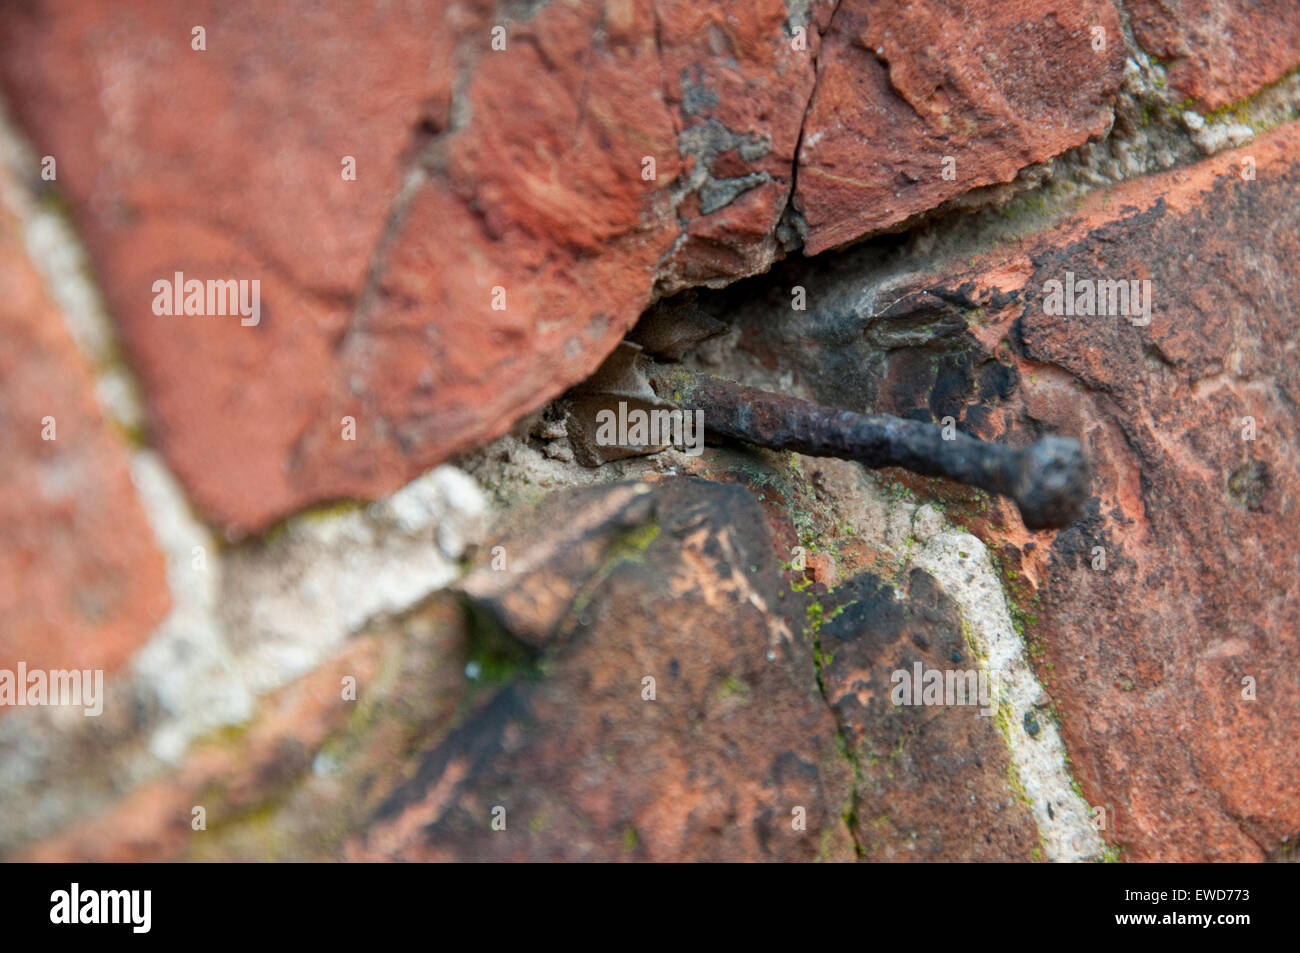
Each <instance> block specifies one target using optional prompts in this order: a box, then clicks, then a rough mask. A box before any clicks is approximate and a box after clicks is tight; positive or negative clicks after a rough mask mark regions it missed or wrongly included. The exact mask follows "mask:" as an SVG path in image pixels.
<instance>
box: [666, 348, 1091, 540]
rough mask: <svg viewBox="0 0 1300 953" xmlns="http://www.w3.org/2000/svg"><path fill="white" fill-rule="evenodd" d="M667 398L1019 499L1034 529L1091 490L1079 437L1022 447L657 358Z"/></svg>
mask: <svg viewBox="0 0 1300 953" xmlns="http://www.w3.org/2000/svg"><path fill="white" fill-rule="evenodd" d="M649 376H650V383H651V386H652V387H653V388H654V389H655V392H656V393H657V394H658V395H659V396H660V397H661V398H663V399H664V400H668V401H673V402H674V403H676V404H678V405H680V406H681V407H682V408H684V409H689V410H702V411H703V412H704V425H705V430H706V431H707V432H711V433H713V434H715V435H718V436H726V437H733V438H736V439H739V440H745V441H748V442H749V443H753V444H757V445H758V446H761V447H768V448H770V449H773V450H793V451H795V452H797V453H803V454H807V455H809V456H814V457H840V458H842V459H845V460H856V461H858V462H859V463H862V464H864V465H866V466H868V467H871V468H873V469H877V468H880V467H906V468H907V469H908V470H912V471H913V472H915V473H920V474H922V475H924V476H938V477H946V478H947V479H950V480H956V481H957V482H958V483H965V484H967V485H969V486H977V487H980V488H981V489H984V490H988V491H989V492H991V493H1000V494H1002V495H1003V496H1008V497H1010V498H1011V499H1013V500H1015V502H1016V505H1017V506H1018V507H1019V508H1020V515H1021V518H1022V519H1023V520H1024V522H1025V525H1026V526H1027V527H1029V528H1030V529H1047V528H1052V527H1060V526H1066V525H1069V524H1070V523H1072V522H1073V521H1074V520H1076V519H1077V518H1078V517H1079V515H1080V514H1081V512H1082V508H1083V502H1084V500H1085V499H1087V496H1088V459H1087V457H1086V456H1085V454H1084V452H1083V448H1082V447H1081V446H1080V445H1079V442H1078V441H1077V440H1073V439H1071V438H1068V437H1059V436H1046V437H1043V438H1041V439H1040V440H1038V441H1037V442H1036V443H1033V444H1030V445H1029V446H1028V447H1024V448H1022V449H1014V448H1012V447H1008V446H1006V445H1004V444H999V443H987V442H985V441H983V440H979V439H977V438H975V437H971V436H968V435H966V434H962V433H957V434H953V435H951V438H950V439H945V438H944V435H943V431H942V430H941V429H940V428H939V427H936V426H935V425H933V424H928V423H923V422H921V421H916V420H906V419H904V418H902V417H895V416H893V415H891V414H859V413H854V412H852V411H847V410H835V409H833V408H830V407H824V406H821V405H819V404H814V403H812V402H810V401H806V400H800V399H798V398H794V397H786V396H784V395H782V394H774V393H771V392H769V391H765V390H760V389H759V388H757V387H746V386H745V385H743V384H738V383H736V382H735V381H729V380H726V379H724V378H720V377H708V376H705V375H702V374H693V373H690V372H687V371H683V370H680V369H677V368H664V367H655V368H652V369H651V372H650V375H649Z"/></svg>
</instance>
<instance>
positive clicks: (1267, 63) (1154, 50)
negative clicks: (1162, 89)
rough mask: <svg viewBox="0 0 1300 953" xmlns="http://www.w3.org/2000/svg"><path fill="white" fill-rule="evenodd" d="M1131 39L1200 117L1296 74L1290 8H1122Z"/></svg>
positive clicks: (1169, 2)
mask: <svg viewBox="0 0 1300 953" xmlns="http://www.w3.org/2000/svg"><path fill="white" fill-rule="evenodd" d="M1124 6H1125V8H1126V9H1127V10H1128V11H1129V16H1130V18H1131V22H1132V25H1133V35H1134V37H1135V38H1136V40H1137V41H1138V45H1140V46H1141V47H1142V48H1143V49H1144V50H1146V52H1147V53H1149V54H1150V55H1152V56H1155V57H1157V58H1158V59H1160V60H1161V61H1162V62H1165V63H1166V64H1167V65H1168V69H1169V82H1170V85H1172V86H1173V87H1174V88H1175V89H1176V90H1177V91H1178V92H1179V93H1181V94H1183V95H1184V96H1187V97H1190V98H1191V99H1193V100H1195V105H1196V107H1197V108H1198V109H1201V110H1202V111H1208V110H1212V109H1218V108H1219V107H1220V106H1224V105H1227V104H1228V103H1231V102H1235V101H1236V100H1238V99H1241V98H1242V97H1244V96H1249V95H1250V94H1251V93H1253V92H1255V91H1256V90H1258V89H1260V88H1261V87H1263V86H1266V85H1268V84H1269V83H1272V82H1274V81H1276V80H1277V79H1279V78H1281V77H1282V75H1283V74H1285V73H1286V72H1288V71H1290V70H1292V69H1295V68H1296V67H1297V66H1300V12H1298V11H1297V10H1296V6H1295V4H1294V3H1291V2H1290V0H1263V2H1252V3H1220V2H1217V0H1127V2H1126V3H1125V4H1124Z"/></svg>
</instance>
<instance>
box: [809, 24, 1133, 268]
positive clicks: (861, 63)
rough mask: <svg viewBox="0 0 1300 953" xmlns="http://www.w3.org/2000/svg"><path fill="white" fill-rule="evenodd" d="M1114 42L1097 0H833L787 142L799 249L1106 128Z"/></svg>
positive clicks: (876, 225) (894, 217)
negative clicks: (811, 85) (801, 224)
mask: <svg viewBox="0 0 1300 953" xmlns="http://www.w3.org/2000/svg"><path fill="white" fill-rule="evenodd" d="M1094 27H1098V28H1100V29H1101V30H1103V31H1104V37H1105V38H1106V42H1105V45H1104V48H1103V49H1101V50H1097V49H1094V46H1093V33H1092V29H1093V28H1094ZM1124 56H1125V52H1124V45H1123V42H1122V40H1121V36H1120V31H1119V19H1118V17H1117V15H1116V13H1115V8H1114V7H1113V6H1112V5H1111V4H1110V3H1109V2H1107V0H1088V2H1085V3H1058V2H1055V0H1046V2H1033V3H1018V4H1007V3H1000V2H996V0H983V2H978V3H950V2H946V0H924V2H920V3H915V2H906V3H904V2H892V0H889V2H878V0H845V2H844V3H841V4H840V5H839V6H838V7H837V8H836V10H835V16H834V18H833V19H832V21H831V24H830V28H829V31H828V33H827V35H826V37H825V39H824V40H823V44H822V49H821V53H820V55H819V58H818V64H817V91H816V93H815V94H814V96H813V98H812V102H811V104H810V105H809V108H808V117H807V120H806V121H805V123H804V129H803V144H802V146H801V147H800V150H799V184H798V187H797V188H796V190H795V198H794V206H795V208H796V209H798V210H799V211H800V212H801V213H802V214H803V217H804V219H805V220H806V223H807V242H806V250H807V251H808V252H809V253H816V252H820V251H824V250H825V249H827V248H831V247H833V246H836V245H842V244H844V243H846V242H848V241H851V240H853V239H855V238H858V237H859V236H861V235H863V234H867V233H870V232H875V231H879V230H880V229H882V228H885V227H888V226H891V225H897V224H898V223H899V222H902V221H905V220H906V219H908V218H910V217H912V216H914V215H916V214H917V213H919V212H924V211H926V210H928V209H931V208H934V207H935V206H936V205H939V204H940V203H941V202H944V201H945V200H947V199H950V198H953V197H954V196H957V195H960V194H962V193H963V192H967V191H969V190H970V189H972V188H975V187H977V186H982V185H990V184H992V183H998V182H1010V181H1011V180H1012V179H1013V178H1015V176H1016V173H1017V172H1018V171H1020V170H1021V169H1022V168H1024V167H1025V166H1027V165H1030V164H1031V163H1034V162H1039V161H1042V160H1044V159H1047V158H1050V157H1051V156H1054V155H1057V154H1059V153H1061V152H1064V151H1065V150H1067V149H1070V148H1072V147H1074V146H1077V145H1079V144H1080V143H1083V142H1085V141H1086V140H1087V139H1088V138H1090V137H1095V136H1099V135H1101V134H1102V133H1104V132H1106V131H1107V130H1108V129H1109V128H1110V122H1111V118H1112V115H1113V112H1112V106H1113V102H1114V95H1115V91H1116V89H1117V88H1118V86H1119V80H1120V69H1121V67H1122V65H1123V62H1124ZM945 157H951V158H952V160H953V163H952V164H951V166H949V167H948V168H949V170H950V174H948V175H945V166H944V160H945Z"/></svg>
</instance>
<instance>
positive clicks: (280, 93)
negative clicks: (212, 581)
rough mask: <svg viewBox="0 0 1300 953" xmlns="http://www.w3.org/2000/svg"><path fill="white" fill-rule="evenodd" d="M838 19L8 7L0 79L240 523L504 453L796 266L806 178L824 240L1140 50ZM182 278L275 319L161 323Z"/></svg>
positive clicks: (888, 206) (198, 486) (977, 180)
mask: <svg viewBox="0 0 1300 953" xmlns="http://www.w3.org/2000/svg"><path fill="white" fill-rule="evenodd" d="M300 6H301V7H302V8H301V9H300ZM831 7H832V5H831V4H830V3H829V2H825V0H819V2H816V3H812V4H809V5H807V7H806V8H802V7H801V8H800V9H799V10H798V11H796V12H795V13H791V12H790V11H789V10H788V9H787V7H786V5H785V4H783V3H781V2H778V0H765V2H763V3H761V4H759V5H758V6H757V7H753V8H749V9H747V10H746V12H745V14H744V15H743V16H742V15H740V14H739V13H737V12H735V11H730V10H728V9H725V8H714V7H711V6H708V5H700V4H695V3H684V2H676V0H672V2H669V0H664V2H661V3H650V2H648V0H628V2H622V3H617V4H612V5H611V4H597V3H594V2H583V3H576V4H548V5H545V6H543V7H541V8H540V9H538V10H537V11H535V12H534V13H532V14H531V15H530V16H529V17H527V18H524V19H517V20H516V19H508V18H503V19H501V20H500V23H498V22H497V20H495V19H493V15H491V13H490V11H489V10H488V9H487V8H486V6H485V5H483V4H478V3H473V2H469V0H465V2H459V3H452V4H450V5H440V6H437V7H435V8H428V9H425V10H423V11H421V10H418V9H417V8H415V7H406V6H398V7H394V8H392V9H391V10H388V12H387V13H385V14H383V15H381V14H378V13H366V12H362V11H358V10H355V9H353V8H352V7H350V6H345V5H326V6H325V7H320V6H319V5H316V4H311V5H299V4H295V3H286V4H275V5H271V6H264V7H259V8H257V9H251V8H250V9H240V10H235V9H233V8H232V9H226V8H221V9H219V10H218V9H213V10H212V11H211V13H210V15H209V16H208V17H207V19H208V21H209V22H207V23H206V24H204V25H205V28H206V30H207V35H206V43H207V49H206V51H196V50H194V49H192V48H191V28H192V27H193V26H194V24H193V23H192V22H191V21H192V20H194V19H195V17H194V16H192V15H191V14H189V13H184V12H182V11H180V10H178V9H177V8H175V7H174V6H173V5H170V4H165V3H157V2H149V0H136V2H134V3H132V4H128V5H126V6H125V7H124V8H123V9H120V10H119V9H115V10H114V11H112V12H109V11H95V10H89V9H87V8H85V7H84V5H81V4H70V3H66V2H60V0H47V2H42V3H36V4H32V5H30V6H27V7H24V8H22V9H19V10H14V11H11V12H10V13H8V14H7V15H6V17H5V19H4V21H3V28H2V29H0V52H3V54H4V56H3V65H2V66H0V81H2V82H3V84H4V88H5V89H6V91H7V92H8V94H9V96H10V98H11V99H12V100H13V102H14V104H15V108H16V109H17V112H18V114H19V117H20V119H21V120H22V122H23V124H24V125H25V127H26V128H27V129H28V131H29V132H30V134H31V136H32V137H33V139H34V141H35V144H36V146H37V149H38V151H39V152H40V153H41V154H50V155H54V156H55V157H56V159H58V160H59V162H60V163H61V165H60V169H61V173H60V179H59V185H60V187H62V188H65V189H66V190H67V192H68V194H69V196H70V197H71V198H72V200H73V205H74V207H75V209H76V211H77V214H78V219H79V221H80V223H81V225H82V227H83V229H84V231H85V235H86V239H87V241H88V243H89V245H90V248H91V250H92V253H93V255H94V257H95V260H96V264H97V266H98V268H99V271H100V274H101V275H102V277H103V281H104V285H105V291H106V294H107V297H108V300H109V302H110V304H111V306H112V308H113V311H114V313H115V315H116V317H117V319H118V321H119V322H120V326H121V329H122V333H123V336H124V338H125V342H126V344H127V346H128V348H129V350H130V353H131V358H132V361H133V363H134V364H135V366H136V368H137V369H138V371H139V374H140V376H141V379H142V382H143V384H144V387H145V391H146V394H147V397H148V407H149V414H150V421H151V424H152V428H153V436H154V438H155V440H156V442H157V444H158V445H159V447H160V449H161V450H162V451H163V453H164V454H165V455H166V457H167V459H168V461H169V463H170V464H171V466H172V467H173V468H174V469H175V471H176V472H177V473H178V475H179V476H180V477H181V479H182V481H183V482H184V483H185V485H186V487H187V489H188V490H189V492H190V493H191V495H192V496H193V498H194V499H195V501H196V502H197V503H198V504H199V506H200V507H201V509H202V511H203V512H204V513H205V515H207V516H208V517H209V518H210V519H212V520H213V521H215V522H217V523H219V524H221V525H223V526H225V527H226V528H228V529H230V530H233V531H235V532H236V533H239V532H246V531H249V530H255V529H259V528H263V527H265V526H266V525H268V524H269V523H271V522H273V521H274V520H275V519H276V518H278V517H280V516H283V515H284V514H285V513H286V512H289V511H292V510H293V509H296V508H298V507H301V506H302V505H304V504H307V503H310V502H314V501H319V500H323V499H331V498H337V497H346V496H374V495H377V494H380V493H382V492H385V491H389V490H392V489H394V488H395V487H397V486H399V485H401V484H402V483H403V482H404V481H405V480H407V479H410V478H411V477H413V476H414V475H416V474H417V473H419V472H421V471H423V470H424V469H427V468H428V467H429V466H431V465H432V464H434V463H437V462H439V461H440V460H442V459H445V458H446V457H447V456H448V455H449V454H452V453H455V452H458V451H461V450H464V449H467V448H469V447H471V446H474V445H476V444H479V443H482V442H483V441H484V440H486V439H489V438H491V437H494V436H496V435H499V434H500V433H502V432H503V431H504V430H506V429H507V428H508V427H509V426H510V425H511V424H512V423H513V422H514V421H515V420H517V419H518V418H519V417H520V416H521V415H523V414H524V413H526V412H527V411H529V410H532V409H534V408H535V407H537V406H539V405H540V404H541V403H543V402H544V401H545V400H546V399H548V398H550V397H553V396H555V395H556V394H557V393H559V392H560V391H562V390H563V389H564V388H566V387H568V386H569V385H571V384H573V383H576V382H577V381H579V380H581V379H582V378H583V377H585V376H586V375H587V374H589V373H590V372H591V371H592V370H593V369H594V368H595V367H596V366H597V365H598V364H599V362H600V360H601V359H602V358H603V357H604V356H605V355H606V354H607V353H608V352H609V351H610V350H611V349H612V348H613V347H614V345H615V344H616V343H617V341H618V340H619V338H621V337H622V335H623V334H624V333H625V332H626V331H627V330H628V328H629V327H630V326H631V324H632V322H633V321H634V320H635V318H636V316H637V314H639V313H640V312H641V311H642V310H643V308H644V307H645V305H646V304H647V303H649V301H650V300H651V297H652V294H654V293H656V289H657V291H658V292H669V291H672V290H675V289H678V288H681V287H685V286H690V285H695V284H701V283H725V282H727V281H730V280H734V279H735V278H737V277H742V276H745V275H749V274H754V273H757V272H759V271H762V270H763V269H765V268H766V267H768V265H770V263H771V262H772V261H773V260H774V259H775V258H776V257H779V256H780V255H781V254H782V253H783V247H785V246H790V245H794V244H797V243H798V241H799V238H798V235H797V228H796V227H795V226H794V225H791V224H790V223H786V222H783V216H784V213H785V212H786V210H787V205H788V203H789V200H790V192H791V189H792V187H793V184H794V182H795V180H796V177H798V178H799V182H800V186H799V198H798V202H797V204H798V206H799V208H801V209H802V210H803V213H804V215H805V216H806V217H807V219H808V224H809V227H810V229H811V231H810V233H809V238H808V248H809V250H810V251H818V250H820V249H823V248H826V247H828V246H830V245H833V244H838V243H841V242H845V241H849V240H852V239H854V238H856V237H858V236H860V235H861V234H863V233H866V232H870V231H872V230H876V229H879V228H882V227H885V226H887V225H889V224H893V223H896V222H898V221H901V220H903V219H904V218H906V217H908V216H909V215H911V214H913V213H915V212H919V211H923V210H925V209H927V208H930V207H932V206H934V205H936V204H938V203H939V202H942V201H943V200H945V199H947V198H951V197H952V196H954V195H957V194H960V193H962V192H965V191H967V190H969V189H971V188H974V187H976V186H979V185H982V184H986V183H989V182H1002V181H1006V180H1008V179H1010V178H1011V177H1013V176H1014V175H1015V173H1016V171H1017V170H1018V169H1019V168H1021V167H1023V166H1024V165H1026V164H1028V163H1031V162H1034V161H1037V160H1040V159H1043V158H1046V157H1047V156H1050V155H1052V154H1054V153H1055V152H1059V151H1061V150H1063V149H1066V148H1069V147H1070V146H1073V145H1076V144H1077V143H1079V142H1081V141H1083V140H1084V139H1086V138H1087V137H1088V136H1090V135H1095V134H1097V133H1099V132H1101V131H1102V130H1104V129H1105V127H1106V125H1107V123H1108V121H1109V112H1108V107H1107V103H1106V100H1107V97H1108V96H1109V95H1110V93H1112V92H1113V90H1114V88H1115V84H1116V81H1117V80H1116V77H1117V72H1116V65H1117V63H1118V59H1117V57H1118V56H1119V55H1120V54H1119V52H1118V50H1119V47H1118V46H1117V45H1116V44H1114V43H1112V44H1111V46H1110V47H1108V51H1107V52H1106V53H1104V54H1097V53H1094V52H1093V51H1092V50H1091V48H1090V46H1089V34H1088V28H1089V27H1090V26H1091V25H1092V24H1093V23H1094V22H1096V23H1100V24H1102V25H1104V26H1105V27H1106V28H1107V29H1108V30H1112V36H1113V35H1114V34H1113V27H1114V23H1115V21H1114V13H1113V10H1112V9H1111V7H1110V6H1109V5H1108V4H1103V3H1099V2H1093V3H1090V4H1088V5H1085V7H1084V8H1083V9H1082V11H1081V12H1080V11H1077V10H1076V9H1075V6H1074V5H1072V4H1059V3H1040V4H1037V5H1035V6H1033V7H1032V9H1030V10H1029V11H1024V10H1021V9H1019V8H1018V9H1017V10H1016V11H1015V12H1014V14H996V15H995V14H994V13H992V12H991V11H990V10H985V9H983V8H981V9H980V10H979V11H977V12H976V13H975V14H971V15H970V17H971V18H970V19H969V22H968V21H967V20H965V19H959V18H955V15H954V14H952V13H951V12H945V9H946V8H942V7H939V6H934V5H931V6H927V7H925V8H923V9H920V10H917V11H913V13H912V14H911V15H910V16H911V19H909V20H907V29H906V31H902V30H901V28H898V29H897V30H896V29H895V28H888V29H886V28H884V27H879V26H877V24H883V23H890V22H894V21H896V20H899V18H900V17H902V15H903V12H904V11H894V10H893V9H892V7H890V6H889V5H879V4H868V3H865V2H860V3H846V4H843V5H842V7H841V9H840V10H839V12H838V13H837V15H836V24H835V25H834V26H833V27H832V34H831V36H832V39H831V41H830V42H831V46H832V47H833V49H828V50H827V51H826V52H825V55H822V53H823V51H822V40H821V35H822V32H823V31H825V30H826V29H827V28H828V24H829V23H830V18H831ZM895 14H897V15H895ZM199 19H203V18H202V17H199ZM868 21H869V22H870V24H871V26H870V27H869V28H868V27H867V26H866V25H865V24H867V22H868ZM900 22H901V21H900ZM496 25H499V26H503V27H505V30H506V33H505V37H506V48H505V49H504V50H494V49H492V47H491V45H490V44H491V41H492V36H491V33H490V28H491V27H492V26H496ZM882 30H883V31H884V32H881V31H882ZM877 34H879V35H877ZM971 35H975V36H978V37H982V38H984V42H982V43H981V45H980V47H979V48H978V49H971V50H968V51H966V48H965V47H961V46H960V44H961V43H964V42H966V41H967V40H968V39H969V37H970V36H971ZM867 41H869V44H875V45H878V46H881V48H882V49H883V48H886V47H887V48H888V49H887V52H886V54H883V55H885V56H886V57H887V58H888V60H889V63H890V66H889V68H888V69H886V68H885V67H884V66H883V65H882V64H881V63H880V61H879V59H878V58H877V56H876V54H874V53H872V52H870V50H869V49H868V48H867V47H864V46H863V45H862V44H863V42H867ZM954 44H956V45H954ZM985 46H987V49H985ZM1048 46H1052V47H1053V49H1055V50H1056V52H1054V53H1053V54H1052V55H1050V56H1048V55H1046V52H1045V51H1046V50H1047V48H1048ZM963 51H964V52H963ZM864 58H865V59H864ZM968 61H969V62H968ZM945 63H948V64H949V65H947V66H945V65H944V64H945ZM819 70H820V73H819ZM864 83H866V85H864ZM815 86H816V87H817V93H816V95H814V87H815ZM868 87H869V88H868ZM810 101H811V106H810ZM944 109H947V110H949V111H950V115H949V117H948V118H947V119H946V120H945V119H944V118H942V117H941V116H940V115H939V111H940V110H944ZM805 115H807V116H808V122H805ZM199 117H202V118H199ZM801 137H802V138H801ZM800 142H802V152H801V153H800V158H799V159H798V161H796V152H797V151H798V150H799V143H800ZM948 152H953V153H954V154H955V155H956V157H957V161H958V167H957V175H956V178H955V180H953V181H946V180H943V179H940V178H937V171H938V165H937V163H938V161H939V158H940V157H941V156H942V155H943V154H946V153H948ZM349 155H350V156H354V157H355V158H356V162H357V178H356V181H345V180H344V179H343V177H342V175H341V174H340V173H341V160H342V157H344V156H349ZM647 158H650V159H653V160H654V162H655V170H654V172H655V174H654V176H653V177H651V178H650V179H646V178H643V175H642V173H643V171H644V170H645V169H646V165H645V164H644V160H646V159H647ZM904 159H905V161H904ZM932 160H933V161H932ZM918 163H919V164H920V165H924V166H925V170H922V169H921V168H920V165H918ZM931 165H933V166H934V169H933V170H930V166H931ZM796 166H799V169H798V170H796ZM804 166H806V167H807V169H806V172H807V174H800V173H801V172H803V171H804V170H803V167H804ZM417 169H422V170H423V172H421V173H420V175H421V176H423V178H409V179H408V178H407V177H408V176H409V175H411V174H412V173H413V172H414V171H415V170H417ZM886 169H889V170H892V171H882V170H886ZM927 170H928V171H927ZM929 171H935V172H936V176H931V175H930V174H929ZM899 176H902V177H903V179H908V180H909V182H908V184H906V185H900V182H901V180H900V179H899V178H898V177H899ZM403 181H408V182H409V183H411V184H410V188H409V189H408V191H406V192H401V191H400V190H401V185H402V182H403ZM895 193H898V194H897V195H895ZM399 194H400V196H401V197H400V198H399ZM177 271H180V272H182V273H184V274H185V275H186V276H187V277H189V278H195V277H197V278H200V279H208V278H222V279H224V278H236V279H239V278H244V279H249V280H251V279H254V278H255V279H257V280H259V281H260V282H261V286H260V287H261V296H262V311H263V314H262V320H261V323H260V324H259V325H258V326H257V327H240V326H239V325H238V321H237V320H236V319H232V318H229V317H227V318H224V319H223V318H221V317H197V316H179V317H171V316H157V315H155V314H153V313H152V310H151V305H152V302H153V291H152V287H153V282H154V281H156V280H158V279H160V278H169V277H171V276H172V275H173V274H174V273H175V272H177ZM498 288H499V289H501V290H502V294H503V296H498V295H496V293H495V289H498ZM494 305H495V306H494ZM252 381H257V382H258V384H257V386H249V384H250V382H252ZM349 416H350V417H353V418H355V420H356V439H355V440H345V439H343V429H344V424H343V422H342V421H343V418H344V417H349Z"/></svg>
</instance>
